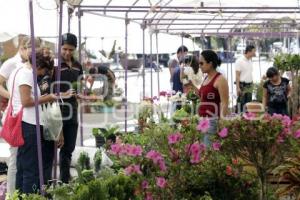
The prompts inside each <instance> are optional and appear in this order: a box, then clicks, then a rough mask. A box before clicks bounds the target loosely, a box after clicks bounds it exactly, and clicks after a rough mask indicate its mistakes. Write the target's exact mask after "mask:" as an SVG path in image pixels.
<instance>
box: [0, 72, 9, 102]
mask: <svg viewBox="0 0 300 200" xmlns="http://www.w3.org/2000/svg"><path fill="white" fill-rule="evenodd" d="M5 82H6V78H5V77H4V76H1V75H0V96H2V97H5V98H7V99H9V92H8V91H7V90H6V89H5V88H4V84H5Z"/></svg>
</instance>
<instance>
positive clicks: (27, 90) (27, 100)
mask: <svg viewBox="0 0 300 200" xmlns="http://www.w3.org/2000/svg"><path fill="white" fill-rule="evenodd" d="M19 89H20V95H21V103H22V106H23V107H33V106H34V99H33V98H32V97H31V87H30V86H29V85H21V86H20V87H19ZM55 100H56V96H55V95H54V94H48V95H44V96H41V97H40V98H39V100H38V103H39V104H44V103H48V102H53V101H55Z"/></svg>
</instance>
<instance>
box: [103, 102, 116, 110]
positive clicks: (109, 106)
mask: <svg viewBox="0 0 300 200" xmlns="http://www.w3.org/2000/svg"><path fill="white" fill-rule="evenodd" d="M103 103H104V106H103V107H102V112H103V113H113V112H114V106H115V105H116V102H115V101H114V100H112V99H110V100H106V101H104V102H103Z"/></svg>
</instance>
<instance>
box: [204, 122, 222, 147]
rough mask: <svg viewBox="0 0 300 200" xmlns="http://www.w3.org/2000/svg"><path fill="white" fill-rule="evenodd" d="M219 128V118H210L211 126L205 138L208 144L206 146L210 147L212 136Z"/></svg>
mask: <svg viewBox="0 0 300 200" xmlns="http://www.w3.org/2000/svg"><path fill="white" fill-rule="evenodd" d="M217 130H218V118H209V128H208V131H207V133H206V134H205V135H204V138H203V143H204V144H205V145H206V147H209V146H210V145H211V141H210V136H212V135H213V134H216V133H217Z"/></svg>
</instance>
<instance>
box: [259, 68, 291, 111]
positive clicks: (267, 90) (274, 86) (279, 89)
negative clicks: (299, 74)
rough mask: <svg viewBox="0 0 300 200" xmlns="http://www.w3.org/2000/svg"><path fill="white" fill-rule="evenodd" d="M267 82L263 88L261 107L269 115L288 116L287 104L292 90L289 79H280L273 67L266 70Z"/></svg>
mask: <svg viewBox="0 0 300 200" xmlns="http://www.w3.org/2000/svg"><path fill="white" fill-rule="evenodd" d="M266 75H267V78H268V80H267V81H266V82H265V83H264V86H263V106H264V108H265V110H267V111H268V113H269V114H271V115H272V114H275V113H276V114H282V115H288V109H287V103H288V99H289V98H290V96H291V93H292V89H291V86H290V84H289V79H287V78H284V77H281V76H280V74H279V71H278V70H277V69H276V68H275V67H270V68H269V69H268V70H267V73H266Z"/></svg>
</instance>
